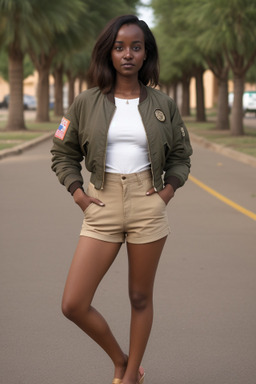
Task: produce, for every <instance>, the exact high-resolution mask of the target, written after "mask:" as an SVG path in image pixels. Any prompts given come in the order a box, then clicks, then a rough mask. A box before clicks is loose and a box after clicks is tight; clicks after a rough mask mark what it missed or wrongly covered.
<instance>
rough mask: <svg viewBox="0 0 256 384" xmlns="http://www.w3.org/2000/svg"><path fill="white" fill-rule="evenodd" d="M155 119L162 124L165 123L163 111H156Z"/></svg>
mask: <svg viewBox="0 0 256 384" xmlns="http://www.w3.org/2000/svg"><path fill="white" fill-rule="evenodd" d="M155 117H156V118H157V120H159V121H161V122H164V121H165V119H166V117H165V114H164V113H163V111H161V109H156V110H155Z"/></svg>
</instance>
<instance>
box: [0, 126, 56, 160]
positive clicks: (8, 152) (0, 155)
mask: <svg viewBox="0 0 256 384" xmlns="http://www.w3.org/2000/svg"><path fill="white" fill-rule="evenodd" d="M53 135H54V132H50V133H46V134H45V135H42V136H40V137H37V138H36V139H33V140H30V141H27V142H26V143H23V144H20V145H17V146H16V147H13V148H10V149H2V150H1V151H0V160H2V159H4V158H5V157H8V156H16V155H20V154H21V153H22V152H24V151H25V150H27V149H29V148H32V147H35V146H36V145H38V144H40V143H42V142H43V141H46V140H48V139H50V138H51V137H53Z"/></svg>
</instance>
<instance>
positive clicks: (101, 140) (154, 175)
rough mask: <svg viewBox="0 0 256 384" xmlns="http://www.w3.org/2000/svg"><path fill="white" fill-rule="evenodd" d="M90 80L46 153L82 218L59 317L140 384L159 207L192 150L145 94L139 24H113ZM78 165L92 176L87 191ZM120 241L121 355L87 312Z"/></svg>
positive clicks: (149, 68) (146, 45)
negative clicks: (126, 315)
mask: <svg viewBox="0 0 256 384" xmlns="http://www.w3.org/2000/svg"><path fill="white" fill-rule="evenodd" d="M89 75H90V80H91V88H90V89H89V90H87V91H85V92H83V93H81V94H80V95H79V96H78V97H77V98H76V99H75V101H74V103H73V104H72V106H71V107H70V108H69V110H68V112H67V114H66V115H65V117H63V119H62V121H61V124H60V126H59V128H58V129H57V131H56V134H55V137H54V145H53V148H52V154H53V159H52V161H53V164H52V169H53V170H54V171H55V172H56V174H57V176H58V178H59V181H60V182H61V183H62V184H64V185H65V186H66V188H67V190H68V191H69V192H70V193H71V194H72V196H73V198H74V201H75V203H76V204H78V205H79V207H80V208H81V210H82V211H83V212H84V220H83V225H82V229H81V234H80V238H79V242H78V245H77V249H76V251H75V254H74V258H73V261H72V264H71V267H70V271H69V274H68V277H67V281H66V286H65V290H64V294H63V302H62V310H63V313H64V315H65V316H66V317H68V318H69V319H70V320H72V321H73V322H74V323H75V324H76V325H78V326H79V327H80V328H81V329H82V330H83V331H84V332H85V333H86V334H87V335H89V336H90V337H91V338H92V339H93V340H95V342H96V343H98V344H99V345H100V346H101V347H102V348H103V349H104V351H105V352H106V353H107V354H108V355H109V357H110V358H111V359H112V361H113V364H114V380H113V384H118V383H122V384H137V383H140V384H142V382H143V380H144V375H145V373H144V370H143V368H142V367H141V366H140V364H141V361H142V358H143V355H144V352H145V348H146V345H147V341H148V339H149V335H150V330H151V326H152V320H153V303H152V296H153V286H154V278H155V274H156V270H157V266H158V262H159V258H160V255H161V252H162V250H163V247H164V244H165V241H166V237H167V235H168V234H169V225H168V219H167V214H166V205H167V204H168V202H169V201H170V200H171V199H172V198H173V196H174V193H175V190H176V189H177V188H178V187H181V186H182V185H183V184H184V183H185V181H186V180H187V177H188V174H189V169H190V155H191V154H192V150H191V146H190V142H189V137H188V133H187V130H186V127H185V125H184V123H183V121H182V119H181V117H180V114H179V112H178V110H177V107H176V105H175V103H174V102H173V100H172V99H170V98H169V97H168V96H167V95H166V94H164V93H162V92H160V91H158V90H156V89H155V88H153V87H152V86H154V87H155V86H156V85H157V84H158V53H157V46H156V43H155V39H154V36H153V35H152V33H151V31H150V29H149V28H148V26H147V24H146V23H145V22H144V21H141V20H139V19H138V18H137V17H136V16H133V15H126V16H121V17H118V18H116V19H114V20H112V21H111V22H110V23H109V24H108V25H107V26H106V28H105V29H104V31H103V32H102V34H101V35H100V36H99V38H98V40H97V42H96V45H95V47H94V51H93V54H92V61H91V69H90V74H89ZM149 85H150V86H149ZM83 159H84V160H85V165H86V168H87V170H88V171H89V172H91V178H90V183H89V185H88V187H87V189H86V193H85V192H84V190H83V178H82V175H81V164H80V163H81V161H82V160H83ZM125 241H126V245H127V254H128V260H129V297H130V302H131V326H130V345H129V351H128V355H127V354H126V353H125V352H124V351H123V350H122V349H121V347H120V345H119V344H118V342H117V340H116V339H115V337H114V335H113V333H112V331H111V330H110V328H109V326H108V324H107V323H106V321H105V319H104V318H103V317H102V316H101V314H100V313H99V312H98V311H97V310H96V309H95V308H93V307H92V306H91V302H92V299H93V296H94V294H95V291H96V289H97V287H98V285H99V283H100V281H101V280H102V278H103V276H104V275H105V273H106V272H107V271H108V269H109V267H110V266H111V264H112V263H113V261H114V260H115V258H116V256H117V254H118V251H119V249H120V247H121V245H122V243H124V242H125Z"/></svg>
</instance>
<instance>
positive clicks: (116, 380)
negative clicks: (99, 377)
mask: <svg viewBox="0 0 256 384" xmlns="http://www.w3.org/2000/svg"><path fill="white" fill-rule="evenodd" d="M121 383H122V379H117V378H115V379H113V381H112V384H121Z"/></svg>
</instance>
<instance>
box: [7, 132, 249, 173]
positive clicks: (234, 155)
mask: <svg viewBox="0 0 256 384" xmlns="http://www.w3.org/2000/svg"><path fill="white" fill-rule="evenodd" d="M53 135H54V132H50V133H47V134H45V135H43V136H40V137H38V138H36V139H34V140H30V141H28V142H27V143H24V144H20V145H17V146H16V147H13V148H10V149H3V150H1V151H0V160H1V159H4V158H5V157H8V156H15V155H19V154H21V153H22V152H24V151H25V150H27V149H29V148H32V147H34V146H36V145H38V144H40V143H42V142H44V141H46V140H48V139H50V138H51V137H53ZM189 136H190V139H191V141H193V142H195V143H197V144H199V145H201V146H203V147H204V148H208V149H210V150H212V151H214V152H217V153H220V154H221V155H224V156H227V157H229V158H231V159H233V160H236V161H240V162H241V163H244V164H247V165H250V166H252V167H254V168H256V158H255V157H253V156H250V155H246V154H244V153H241V152H238V151H235V150H233V149H230V148H227V147H224V146H222V145H220V144H216V143H212V142H210V141H208V140H206V139H204V138H202V137H200V136H197V135H195V134H194V133H189Z"/></svg>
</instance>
